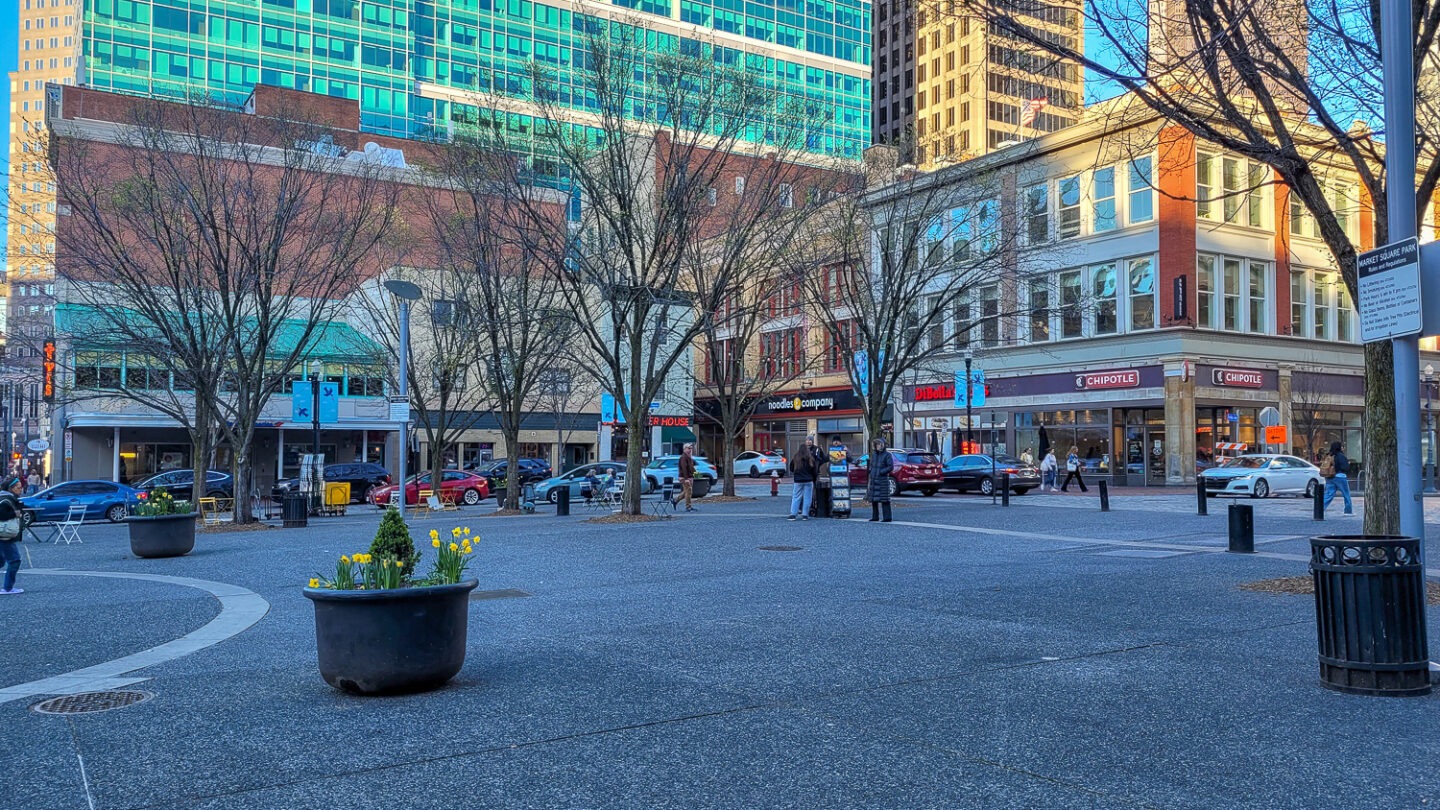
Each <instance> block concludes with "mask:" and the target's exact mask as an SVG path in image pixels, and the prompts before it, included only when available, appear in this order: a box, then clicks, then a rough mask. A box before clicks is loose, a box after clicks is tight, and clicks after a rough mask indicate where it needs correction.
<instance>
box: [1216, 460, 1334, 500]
mask: <svg viewBox="0 0 1440 810" xmlns="http://www.w3.org/2000/svg"><path fill="white" fill-rule="evenodd" d="M1200 480H1201V481H1204V482H1205V494H1206V495H1208V496H1210V497H1212V498H1213V497H1215V496H1216V495H1249V496H1250V497H1252V498H1265V497H1268V496H1270V495H1279V494H1282V493H1292V494H1296V495H1304V496H1305V497H1307V498H1313V497H1315V496H1316V495H1318V494H1320V493H1322V492H1324V491H1325V480H1324V479H1323V478H1321V477H1320V468H1319V467H1316V466H1315V465H1314V464H1311V463H1310V462H1308V461H1306V460H1304V459H1302V458H1296V457H1295V456H1287V455H1283V454H1279V453H1251V454H1248V455H1244V456H1237V457H1236V458H1232V459H1230V460H1228V461H1226V462H1225V463H1224V464H1221V465H1220V466H1219V467H1211V468H1210V469H1208V470H1206V471H1204V472H1202V473H1200Z"/></svg>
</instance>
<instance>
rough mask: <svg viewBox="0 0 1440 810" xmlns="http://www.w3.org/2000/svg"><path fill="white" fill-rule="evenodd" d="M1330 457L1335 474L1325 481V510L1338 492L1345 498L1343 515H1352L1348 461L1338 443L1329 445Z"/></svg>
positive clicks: (1353, 511)
mask: <svg viewBox="0 0 1440 810" xmlns="http://www.w3.org/2000/svg"><path fill="white" fill-rule="evenodd" d="M1330 457H1331V458H1332V459H1333V460H1334V461H1333V463H1334V465H1335V466H1334V469H1335V474H1334V475H1332V476H1330V477H1329V478H1327V479H1326V480H1325V508H1326V509H1329V508H1330V501H1332V500H1334V499H1335V493H1336V492H1339V493H1340V494H1341V495H1342V496H1343V497H1344V498H1345V514H1347V515H1353V514H1355V505H1354V504H1353V503H1351V501H1350V459H1348V458H1346V457H1345V453H1344V452H1343V451H1342V450H1341V449H1340V442H1331V443H1330Z"/></svg>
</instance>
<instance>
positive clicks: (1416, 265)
mask: <svg viewBox="0 0 1440 810" xmlns="http://www.w3.org/2000/svg"><path fill="white" fill-rule="evenodd" d="M1356 275H1357V276H1358V277H1359V281H1360V290H1359V291H1360V301H1359V304H1360V339H1361V340H1362V341H1364V342H1365V343H1372V342H1374V341H1377V340H1389V339H1390V338H1394V337H1403V336H1405V335H1418V334H1420V331H1421V329H1423V328H1424V319H1423V318H1422V317H1421V310H1420V246H1419V243H1418V241H1417V240H1416V239H1415V238H1414V237H1411V238H1409V239H1406V240H1404V241H1401V242H1392V243H1391V244H1388V245H1386V246H1385V247H1382V248H1378V249H1376V250H1371V251H1368V252H1366V253H1361V254H1360V260H1359V262H1358V263H1357V265H1356Z"/></svg>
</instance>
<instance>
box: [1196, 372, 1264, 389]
mask: <svg viewBox="0 0 1440 810" xmlns="http://www.w3.org/2000/svg"><path fill="white" fill-rule="evenodd" d="M1210 378H1211V380H1212V381H1213V382H1214V383H1215V384H1216V385H1223V386H1227V387H1230V388H1262V387H1264V385H1265V372H1263V371H1257V370H1255V369H1249V368H1217V369H1215V370H1214V371H1213V372H1211V375H1210Z"/></svg>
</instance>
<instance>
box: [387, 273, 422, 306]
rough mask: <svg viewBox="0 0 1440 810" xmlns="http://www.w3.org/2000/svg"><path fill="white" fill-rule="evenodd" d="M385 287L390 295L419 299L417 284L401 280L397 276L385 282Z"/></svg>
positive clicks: (410, 299) (413, 299)
mask: <svg viewBox="0 0 1440 810" xmlns="http://www.w3.org/2000/svg"><path fill="white" fill-rule="evenodd" d="M385 289H387V290H389V291H390V293H391V295H394V296H395V297H396V298H403V299H405V300H406V301H419V300H420V287H419V285H417V284H414V283H411V282H409V281H402V280H400V279H398V278H392V279H390V280H389V281H386V282H385Z"/></svg>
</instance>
